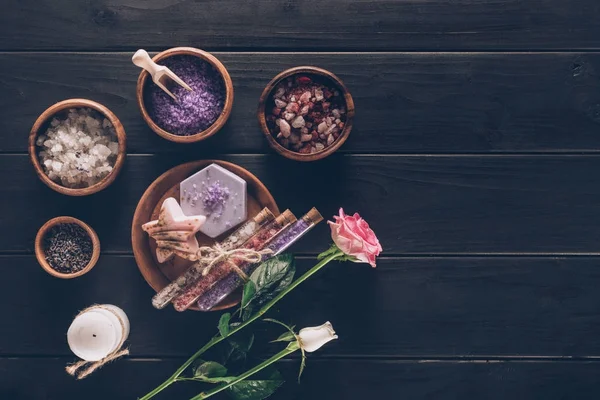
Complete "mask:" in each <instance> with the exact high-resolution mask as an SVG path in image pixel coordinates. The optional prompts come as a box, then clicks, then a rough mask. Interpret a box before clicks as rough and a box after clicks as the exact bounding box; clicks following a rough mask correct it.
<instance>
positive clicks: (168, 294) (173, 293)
mask: <svg viewBox="0 0 600 400" xmlns="http://www.w3.org/2000/svg"><path fill="white" fill-rule="evenodd" d="M274 218H275V216H274V215H273V214H272V213H271V211H269V209H268V208H265V209H263V210H262V211H261V212H259V213H258V214H256V216H254V218H251V219H249V220H248V221H246V222H245V223H244V224H243V225H241V226H240V227H239V228H238V229H236V231H235V232H233V233H232V234H231V235H229V236H227V237H226V238H225V239H223V240H222V241H221V242H219V243H218V244H219V246H220V247H221V248H222V249H223V250H231V249H235V248H237V247H239V246H241V245H243V244H244V243H246V241H247V240H248V239H250V238H251V237H252V236H253V235H254V234H255V233H256V232H257V231H258V230H259V229H260V228H261V227H263V226H265V225H266V224H267V223H268V222H270V221H272V220H273V219H274ZM204 267H206V264H205V263H203V262H201V261H198V262H196V263H195V264H194V265H192V266H191V267H190V268H189V269H188V270H187V271H185V273H184V274H183V275H181V276H180V277H179V278H177V279H175V280H174V281H173V282H171V283H170V284H169V285H167V286H166V287H164V288H163V289H162V290H161V291H160V292H158V293H157V294H156V295H155V296H154V297H153V298H152V305H153V306H154V307H155V308H158V309H161V308H164V307H165V306H166V305H167V304H169V303H170V302H171V300H173V299H174V298H175V297H177V296H179V295H180V294H182V293H183V292H185V291H186V290H187V289H188V287H189V286H191V285H193V284H194V283H196V282H197V281H198V279H200V278H201V277H202V270H203V269H204Z"/></svg>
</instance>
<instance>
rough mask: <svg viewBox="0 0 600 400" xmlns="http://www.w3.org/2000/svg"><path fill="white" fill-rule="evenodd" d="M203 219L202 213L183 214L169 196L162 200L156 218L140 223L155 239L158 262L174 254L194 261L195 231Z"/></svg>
mask: <svg viewBox="0 0 600 400" xmlns="http://www.w3.org/2000/svg"><path fill="white" fill-rule="evenodd" d="M188 215H189V214H188ZM205 221H206V217H205V216H203V215H193V216H189V217H187V216H185V215H184V214H183V211H182V209H181V207H179V204H177V200H175V199H174V198H172V197H169V198H167V199H166V200H165V201H164V202H163V204H162V206H161V208H160V213H159V215H158V219H157V220H156V221H150V222H148V223H146V224H144V225H142V229H143V230H144V231H146V232H147V233H148V234H149V235H150V237H152V238H154V239H155V240H156V245H157V248H156V258H157V260H158V262H159V263H163V262H165V261H167V260H169V259H170V258H171V257H173V255H174V254H177V255H178V256H180V257H183V258H187V259H189V260H192V261H195V260H197V254H196V253H197V252H198V241H197V240H196V232H198V230H199V229H200V227H201V226H202V224H204V223H205Z"/></svg>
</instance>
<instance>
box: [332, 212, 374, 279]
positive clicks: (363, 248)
mask: <svg viewBox="0 0 600 400" xmlns="http://www.w3.org/2000/svg"><path fill="white" fill-rule="evenodd" d="M333 218H334V219H335V222H333V221H327V223H328V224H329V226H330V227H331V238H332V239H333V242H334V243H335V245H336V246H337V247H338V248H339V249H340V250H342V251H343V252H344V253H345V254H347V255H349V256H353V257H354V258H356V259H357V261H356V262H364V263H368V264H371V266H372V267H373V268H375V265H376V264H375V259H376V257H377V256H378V255H379V254H380V253H381V251H382V250H383V249H382V248H381V244H379V239H377V236H375V232H373V230H372V229H371V228H370V227H369V224H368V223H367V221H365V220H364V219H362V218H361V216H360V215H358V213H355V214H354V215H346V214H345V213H344V209H343V208H340V215H339V216H337V215H336V216H334V217H333Z"/></svg>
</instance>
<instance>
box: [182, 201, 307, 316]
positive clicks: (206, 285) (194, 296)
mask: <svg viewBox="0 0 600 400" xmlns="http://www.w3.org/2000/svg"><path fill="white" fill-rule="evenodd" d="M295 221H296V217H295V216H294V214H292V213H291V211H290V210H286V211H284V212H283V213H281V215H279V216H278V217H277V218H275V220H273V221H271V222H270V223H269V224H267V225H266V226H265V227H263V228H262V229H261V230H259V231H258V232H257V233H256V234H255V235H254V236H253V237H251V238H250V239H249V240H248V241H247V242H246V243H245V244H244V245H243V246H242V247H241V248H244V249H251V250H256V251H260V250H262V249H264V248H265V246H267V245H268V244H269V243H270V242H271V240H272V239H273V238H274V237H276V236H277V234H279V232H281V231H282V230H283V229H285V227H287V226H288V225H290V224H291V223H294V222H295ZM265 257H266V258H268V257H272V255H267V256H265ZM231 263H234V264H235V265H236V266H237V267H238V268H240V269H243V267H244V266H247V265H246V264H249V263H247V262H244V261H240V260H237V259H235V258H232V259H231V260H227V261H222V262H219V263H217V264H215V265H214V266H213V267H211V269H210V271H208V272H207V273H206V274H205V273H204V272H205V271H203V276H202V277H201V278H200V279H199V280H198V281H197V282H196V283H194V284H193V285H191V286H189V287H188V289H187V290H186V291H185V292H184V293H182V294H181V295H179V296H178V297H176V298H175V299H174V300H173V306H174V307H175V309H176V310H177V311H185V310H187V309H188V308H189V307H191V306H192V305H193V304H194V303H195V302H196V301H197V300H198V298H199V297H200V296H202V295H203V294H204V293H205V292H207V291H208V290H209V289H211V288H212V287H213V286H214V285H215V284H216V283H218V282H219V281H220V280H221V279H223V278H225V277H226V276H227V275H229V274H231V273H233V274H236V275H237V273H235V272H233V267H232V266H231Z"/></svg>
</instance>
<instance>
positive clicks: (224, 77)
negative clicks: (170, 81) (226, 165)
mask: <svg viewBox="0 0 600 400" xmlns="http://www.w3.org/2000/svg"><path fill="white" fill-rule="evenodd" d="M152 60H153V61H154V62H155V63H157V64H159V65H165V66H167V67H168V68H169V69H170V70H171V71H173V72H174V73H175V74H176V75H177V76H178V77H179V78H181V79H182V80H183V81H184V82H185V83H186V84H187V85H189V86H190V87H191V88H192V91H188V90H186V89H185V88H183V87H181V86H179V85H173V86H171V87H169V88H168V89H169V90H170V91H171V92H172V93H173V94H174V95H175V97H176V98H177V100H174V99H172V98H171V97H170V96H169V95H168V94H167V93H166V92H164V91H163V90H162V89H161V88H159V87H158V86H157V85H156V84H155V83H154V82H152V79H151V77H150V74H149V73H148V72H147V71H145V70H144V71H142V72H141V73H140V76H139V78H138V82H137V101H138V105H139V107H140V111H141V113H142V117H143V118H144V121H146V123H147V124H148V126H149V127H150V128H151V129H152V130H153V131H154V132H156V133H157V134H158V135H160V136H162V137H163V138H165V139H167V140H170V141H172V142H178V143H192V142H199V141H201V140H204V139H206V138H208V137H210V136H212V135H214V134H215V133H217V132H218V131H219V130H220V129H221V128H222V127H223V126H224V125H225V123H226V122H227V119H228V118H229V115H230V114H231V108H232V106H233V83H232V81H231V77H230V76H229V72H227V69H226V68H225V66H224V65H223V64H222V63H221V62H220V61H219V60H218V59H217V58H216V57H215V56H213V55H212V54H210V53H207V52H205V51H202V50H200V49H196V48H193V47H174V48H172V49H168V50H165V51H163V52H161V53H158V54H157V55H155V56H154V57H153V58H152Z"/></svg>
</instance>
